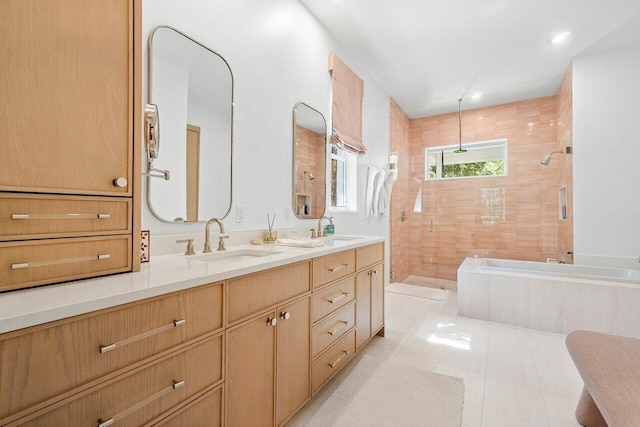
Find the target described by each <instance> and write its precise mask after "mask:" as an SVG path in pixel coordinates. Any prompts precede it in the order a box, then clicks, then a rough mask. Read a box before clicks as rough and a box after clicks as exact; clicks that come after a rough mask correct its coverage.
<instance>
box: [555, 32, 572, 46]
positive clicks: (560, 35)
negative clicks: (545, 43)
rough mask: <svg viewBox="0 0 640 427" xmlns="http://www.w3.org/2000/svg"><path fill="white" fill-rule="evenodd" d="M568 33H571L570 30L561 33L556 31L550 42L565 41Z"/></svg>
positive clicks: (558, 42)
mask: <svg viewBox="0 0 640 427" xmlns="http://www.w3.org/2000/svg"><path fill="white" fill-rule="evenodd" d="M570 35H571V32H570V31H563V32H561V33H558V34H557V35H555V36H554V37H553V38H552V39H551V43H553V44H560V43H564V42H565V41H567V38H569V36H570Z"/></svg>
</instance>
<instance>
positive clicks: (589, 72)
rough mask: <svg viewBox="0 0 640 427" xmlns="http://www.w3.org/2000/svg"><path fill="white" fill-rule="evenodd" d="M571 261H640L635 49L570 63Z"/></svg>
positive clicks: (639, 48) (639, 104)
mask: <svg viewBox="0 0 640 427" xmlns="http://www.w3.org/2000/svg"><path fill="white" fill-rule="evenodd" d="M573 146H574V154H573V182H574V201H573V202H574V209H575V217H574V244H575V247H574V250H575V254H576V261H577V262H580V260H581V259H583V260H586V259H589V260H590V261H591V260H592V258H593V256H598V257H633V258H636V257H639V256H640V45H634V46H629V47H626V48H617V49H610V50H606V51H601V52H597V53H594V54H589V55H582V56H577V57H576V58H575V59H574V61H573Z"/></svg>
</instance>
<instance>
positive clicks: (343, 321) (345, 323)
mask: <svg viewBox="0 0 640 427" xmlns="http://www.w3.org/2000/svg"><path fill="white" fill-rule="evenodd" d="M340 324H343V325H345V326H347V327H349V321H348V320H341V321H340V323H338V326H340ZM345 329H346V328H342V330H343V331H344V330H345ZM338 331H340V329H338V328H335V329H334V330H333V331H329V332H327V333H328V334H329V335H331V336H334V335H335V334H336V333H337V332H338Z"/></svg>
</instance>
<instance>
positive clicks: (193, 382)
mask: <svg viewBox="0 0 640 427" xmlns="http://www.w3.org/2000/svg"><path fill="white" fill-rule="evenodd" d="M224 287H225V284H224V283H223V282H218V283H213V284H209V285H203V286H198V287H196V288H192V289H188V290H185V291H180V292H175V293H172V294H167V295H163V296H160V297H155V298H150V299H147V300H142V301H137V302H133V303H130V304H125V305H122V306H117V307H113V308H109V309H104V310H100V311H96V312H92V313H87V314H84V315H80V316H75V317H70V318H67V319H62V320H59V321H56V322H51V323H47V324H43V325H39V326H34V327H31V328H26V329H22V330H17V331H14V332H9V333H6V334H2V335H0V396H2V398H1V399H0V425H2V426H4V425H5V424H7V425H22V424H23V423H25V422H27V425H65V426H66V425H95V423H96V421H97V419H98V418H99V417H103V416H108V417H111V416H113V415H114V414H120V413H121V412H123V411H125V412H126V410H127V408H134V409H135V408H137V406H136V405H137V404H138V403H139V402H140V401H145V399H146V398H150V397H152V396H155V395H156V393H159V392H161V391H162V390H164V391H167V390H169V387H170V386H171V381H173V380H176V381H182V380H183V379H185V378H182V376H183V375H187V376H188V377H189V378H188V379H185V381H187V382H188V387H186V388H185V390H189V391H188V393H187V394H185V392H184V391H180V392H178V393H173V392H172V393H169V395H168V397H166V398H165V397H162V396H159V395H158V396H157V397H158V398H157V399H154V402H157V403H154V404H153V405H152V408H151V409H142V408H138V409H135V410H134V412H135V413H136V414H137V415H132V418H130V419H131V420H136V421H131V425H140V423H142V422H147V421H149V420H150V419H152V418H153V417H156V416H159V415H160V414H162V413H163V412H165V411H168V410H169V409H171V408H174V407H175V406H176V405H179V403H180V402H182V401H184V400H188V399H187V398H190V397H195V396H196V395H198V394H200V393H202V392H204V391H205V389H208V388H209V387H212V386H217V385H218V383H220V382H221V381H222V380H223V373H224V370H223V360H224V351H225V349H224V347H225V346H224V332H223V331H224V316H223V304H224ZM212 337H214V338H212ZM204 341H207V342H208V344H206V345H204V347H203V346H197V348H198V349H199V350H193V351H191V350H189V351H185V350H184V349H185V348H187V347H188V348H192V347H194V345H195V344H194V343H202V342H204ZM183 353H184V355H183V356H180V357H178V356H176V357H173V356H172V355H173V354H183ZM192 355H193V356H192ZM158 360H163V361H164V362H162V363H160V362H157V361H158ZM185 361H186V362H185ZM178 362H179V363H178ZM156 363H160V364H159V365H157V366H158V367H159V368H157V369H156V368H154V369H153V370H141V369H143V367H145V366H150V365H154V364H156ZM182 368H184V369H182ZM132 372H139V374H136V375H137V376H136V377H135V378H138V379H137V380H135V379H134V380H131V379H129V376H130V375H132ZM145 372H146V373H145ZM154 372H156V373H154ZM163 373H167V374H171V375H174V376H175V378H174V377H171V378H168V377H165V376H163V375H164V374H163ZM161 374H162V375H161ZM132 378H133V377H132ZM148 381H151V382H148ZM145 384H146V385H145ZM147 385H148V387H147ZM92 390H96V392H95V393H94V392H93V391H92ZM162 402H165V403H162ZM75 414H77V415H78V416H82V417H88V418H75ZM94 415H97V417H95V419H93V418H91V417H93V416H94ZM123 416H124V415H123ZM127 416H128V415H127ZM139 417H142V418H139ZM30 420H32V421H30ZM124 425H126V423H125V424H124Z"/></svg>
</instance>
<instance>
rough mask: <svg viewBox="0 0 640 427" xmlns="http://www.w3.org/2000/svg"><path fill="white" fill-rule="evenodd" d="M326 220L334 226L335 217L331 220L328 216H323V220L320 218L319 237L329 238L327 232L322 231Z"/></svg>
mask: <svg viewBox="0 0 640 427" xmlns="http://www.w3.org/2000/svg"><path fill="white" fill-rule="evenodd" d="M325 218H326V219H328V220H329V224H331V225H333V217H331V218H329V217H328V216H323V217H322V218H320V219H319V220H318V237H327V231H326V230H324V232H323V231H322V220H323V219H325Z"/></svg>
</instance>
